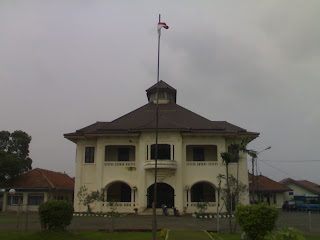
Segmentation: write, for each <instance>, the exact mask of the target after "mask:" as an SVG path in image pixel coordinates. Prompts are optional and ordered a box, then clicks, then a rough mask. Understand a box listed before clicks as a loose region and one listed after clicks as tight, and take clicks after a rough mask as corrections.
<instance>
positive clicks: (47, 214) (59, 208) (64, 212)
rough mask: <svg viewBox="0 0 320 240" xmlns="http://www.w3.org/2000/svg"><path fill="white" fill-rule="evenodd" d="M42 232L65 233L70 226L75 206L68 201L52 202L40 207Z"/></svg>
mask: <svg viewBox="0 0 320 240" xmlns="http://www.w3.org/2000/svg"><path fill="white" fill-rule="evenodd" d="M39 215H40V223H41V229H42V230H51V231H63V230H65V229H66V227H67V226H68V225H70V223H71V220H72V216H73V204H72V203H71V202H67V201H60V200H50V201H47V202H44V203H42V204H41V205H40V206H39Z"/></svg>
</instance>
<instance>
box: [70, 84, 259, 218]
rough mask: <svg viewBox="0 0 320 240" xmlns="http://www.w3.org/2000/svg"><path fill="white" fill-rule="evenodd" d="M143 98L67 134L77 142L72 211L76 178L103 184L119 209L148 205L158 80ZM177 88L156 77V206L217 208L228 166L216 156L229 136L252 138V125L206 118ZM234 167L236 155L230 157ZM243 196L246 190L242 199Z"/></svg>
mask: <svg viewBox="0 0 320 240" xmlns="http://www.w3.org/2000/svg"><path fill="white" fill-rule="evenodd" d="M146 92H147V97H148V103H147V104H146V105H144V106H142V107H140V108H138V109H136V110H134V111H132V112H130V113H128V114H126V115H124V116H122V117H120V118H118V119H115V120H113V121H111V122H97V123H94V124H92V125H90V126H88V127H85V128H82V129H80V130H77V131H76V132H73V133H68V134H65V135H64V136H65V138H67V139H69V140H71V141H73V142H74V143H75V144H77V158H76V176H75V204H74V207H75V211H86V210H87V208H86V206H83V205H81V204H79V199H78V198H77V192H78V191H79V189H80V187H81V186H86V187H87V188H88V189H89V190H92V191H95V190H100V189H102V188H106V189H107V199H108V201H116V202H117V205H118V207H117V211H119V212H134V209H135V208H137V209H138V211H139V212H142V211H144V210H145V209H147V208H151V206H152V202H153V191H154V182H155V177H154V172H155V171H154V170H155V160H154V159H155V142H156V108H157V104H156V92H157V91H156V84H155V85H154V86H152V87H150V88H149V89H147V90H146ZM176 94H177V91H176V90H175V89H174V88H172V87H171V86H169V85H168V84H167V83H165V82H163V81H160V82H159V105H158V106H159V115H158V116H159V117H158V119H159V124H158V126H159V137H158V161H157V162H158V164H157V169H158V174H157V182H158V184H157V207H160V206H161V205H162V204H166V205H167V206H168V207H173V206H174V207H176V208H177V209H178V210H180V212H182V211H184V212H187V213H191V212H194V211H196V204H197V202H200V201H206V202H208V203H209V207H208V210H207V211H209V212H216V204H217V185H218V181H217V175H218V174H225V172H226V167H225V165H223V163H222V159H221V157H220V153H221V152H225V151H228V146H229V145H230V144H231V143H232V142H237V141H239V140H241V139H242V138H244V137H246V138H251V139H255V138H257V137H258V136H259V133H256V132H249V131H247V130H245V129H243V128H240V127H237V126H235V125H233V124H230V123H228V122H226V121H210V120H208V119H206V118H204V117H202V116H200V115H198V114H196V113H194V112H192V111H189V110H187V109H185V108H183V107H181V106H179V105H178V104H176ZM229 168H230V170H229V171H230V173H231V174H232V173H233V174H234V175H236V169H237V163H236V162H235V163H231V164H230V167H229ZM239 172H240V174H239V176H240V177H239V179H240V181H241V182H242V183H244V184H246V185H248V168H247V160H246V156H244V155H243V156H242V158H241V159H240V162H239ZM243 202H244V203H247V202H249V198H248V197H247V198H244V199H243ZM93 207H94V209H93V210H94V211H102V212H107V211H109V209H108V206H107V204H105V203H99V202H98V203H95V204H94V206H93Z"/></svg>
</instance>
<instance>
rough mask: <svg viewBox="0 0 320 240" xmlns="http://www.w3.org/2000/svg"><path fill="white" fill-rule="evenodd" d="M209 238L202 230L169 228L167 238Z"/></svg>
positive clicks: (175, 239) (170, 239)
mask: <svg viewBox="0 0 320 240" xmlns="http://www.w3.org/2000/svg"><path fill="white" fill-rule="evenodd" d="M193 239H196V240H211V238H210V237H209V236H208V234H207V233H205V232H204V231H199V230H198V231H197V230H195V231H190V230H189V231H188V230H170V231H169V240H193Z"/></svg>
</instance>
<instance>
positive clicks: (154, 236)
mask: <svg viewBox="0 0 320 240" xmlns="http://www.w3.org/2000/svg"><path fill="white" fill-rule="evenodd" d="M157 28H158V71H157V100H156V105H157V106H156V144H155V159H154V192H153V203H152V210H153V221H152V239H153V240H156V239H157V173H158V133H159V69H160V36H161V28H165V29H168V28H169V27H168V26H167V24H165V23H162V22H161V15H160V14H159V22H158V26H157Z"/></svg>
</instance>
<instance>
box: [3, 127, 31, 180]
mask: <svg viewBox="0 0 320 240" xmlns="http://www.w3.org/2000/svg"><path fill="white" fill-rule="evenodd" d="M30 142H31V136H29V135H28V134H27V133H25V132H23V131H21V130H17V131H14V132H13V133H10V132H8V131H1V132H0V183H1V182H4V181H7V180H10V179H15V178H16V177H17V176H19V175H21V174H22V173H24V172H27V171H29V170H31V169H32V167H31V165H32V159H31V158H30V157H29V144H30Z"/></svg>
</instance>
